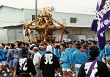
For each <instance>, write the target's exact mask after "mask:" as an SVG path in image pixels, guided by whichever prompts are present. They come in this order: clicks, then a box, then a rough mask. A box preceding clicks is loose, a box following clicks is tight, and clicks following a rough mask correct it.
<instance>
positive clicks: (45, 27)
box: [25, 8, 65, 43]
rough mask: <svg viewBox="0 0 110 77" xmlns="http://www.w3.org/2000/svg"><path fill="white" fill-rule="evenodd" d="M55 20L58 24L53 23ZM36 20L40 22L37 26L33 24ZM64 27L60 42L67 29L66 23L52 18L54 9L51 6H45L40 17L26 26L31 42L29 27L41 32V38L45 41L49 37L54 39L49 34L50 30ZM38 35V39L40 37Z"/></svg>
mask: <svg viewBox="0 0 110 77" xmlns="http://www.w3.org/2000/svg"><path fill="white" fill-rule="evenodd" d="M53 21H54V22H55V23H57V24H58V25H60V26H59V27H58V26H55V24H53ZM34 22H38V23H37V24H36V25H35V26H32V24H33V23H34ZM59 28H62V29H63V31H62V33H61V39H60V42H62V38H63V34H64V32H65V31H64V30H65V23H63V24H61V23H60V22H58V21H56V20H55V19H54V18H52V10H51V9H50V8H44V9H43V10H42V11H41V15H40V17H38V18H37V19H36V20H33V21H32V22H31V23H30V24H27V25H26V26H25V29H26V36H28V42H29V43H31V40H30V33H29V31H28V29H30V30H32V29H33V30H36V31H37V32H38V33H39V36H38V37H39V39H40V40H41V39H42V38H43V41H47V39H48V38H51V39H52V36H51V37H50V35H49V31H50V32H51V33H52V32H53V31H55V30H56V29H59ZM38 37H36V39H38Z"/></svg>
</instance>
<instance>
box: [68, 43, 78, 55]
mask: <svg viewBox="0 0 110 77" xmlns="http://www.w3.org/2000/svg"><path fill="white" fill-rule="evenodd" d="M72 45H73V44H72V42H69V48H66V49H67V50H68V51H70V52H71V54H72V53H73V52H74V51H75V50H76V49H75V48H74V47H73V46H72Z"/></svg>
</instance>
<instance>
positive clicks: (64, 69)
mask: <svg viewBox="0 0 110 77" xmlns="http://www.w3.org/2000/svg"><path fill="white" fill-rule="evenodd" d="M62 71H67V72H69V71H71V69H69V68H62Z"/></svg>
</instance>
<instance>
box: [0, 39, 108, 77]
mask: <svg viewBox="0 0 110 77" xmlns="http://www.w3.org/2000/svg"><path fill="white" fill-rule="evenodd" d="M109 45H110V41H107V42H106V46H105V49H104V50H100V48H98V46H97V41H93V40H89V41H84V40H82V41H70V42H63V43H60V44H59V43H44V44H29V43H25V42H21V41H16V43H15V44H14V43H9V44H3V43H2V44H1V46H0V74H3V76H13V77H16V76H19V77H32V76H33V77H55V76H59V77H61V76H63V77H66V76H67V75H68V76H70V77H109V76H110V75H109V69H108V67H107V65H106V64H109V62H110V46H109Z"/></svg>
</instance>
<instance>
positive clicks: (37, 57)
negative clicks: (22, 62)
mask: <svg viewBox="0 0 110 77" xmlns="http://www.w3.org/2000/svg"><path fill="white" fill-rule="evenodd" d="M40 60H41V54H40V53H39V52H37V53H35V55H34V58H33V63H34V65H35V64H38V66H37V67H39V65H40Z"/></svg>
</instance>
